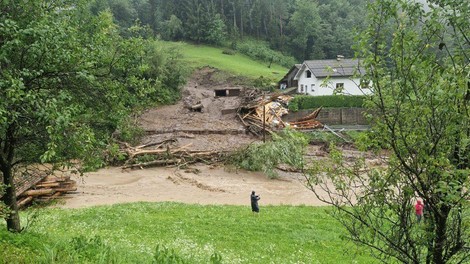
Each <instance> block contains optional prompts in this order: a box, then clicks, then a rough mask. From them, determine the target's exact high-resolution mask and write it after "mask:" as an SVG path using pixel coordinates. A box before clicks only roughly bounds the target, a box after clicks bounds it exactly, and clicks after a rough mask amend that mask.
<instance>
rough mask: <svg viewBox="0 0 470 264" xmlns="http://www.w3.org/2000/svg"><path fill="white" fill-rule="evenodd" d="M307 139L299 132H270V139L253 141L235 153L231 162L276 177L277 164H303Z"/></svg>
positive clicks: (293, 165)
mask: <svg viewBox="0 0 470 264" xmlns="http://www.w3.org/2000/svg"><path fill="white" fill-rule="evenodd" d="M306 145H307V139H306V138H305V137H304V136H303V135H302V134H301V133H299V132H295V131H291V130H288V129H286V130H284V131H282V132H281V133H279V134H272V140H271V141H268V142H266V143H254V144H251V145H249V146H248V147H247V148H246V149H243V150H241V151H239V152H238V153H236V154H235V155H234V156H233V158H232V159H229V160H230V161H231V162H233V164H235V165H237V166H239V167H241V168H243V169H246V170H251V171H262V172H264V173H266V175H268V177H269V178H276V177H277V176H278V175H277V173H276V171H275V169H276V167H277V166H278V165H279V164H287V165H289V166H292V167H295V168H301V167H302V166H303V161H304V159H303V153H304V148H305V147H306Z"/></svg>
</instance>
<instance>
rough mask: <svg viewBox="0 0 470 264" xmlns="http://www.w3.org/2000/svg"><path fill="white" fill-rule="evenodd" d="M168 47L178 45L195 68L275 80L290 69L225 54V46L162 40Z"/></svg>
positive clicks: (245, 57) (243, 56)
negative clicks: (204, 67)
mask: <svg viewBox="0 0 470 264" xmlns="http://www.w3.org/2000/svg"><path fill="white" fill-rule="evenodd" d="M161 43H162V44H163V45H165V46H167V47H177V48H178V49H179V50H180V51H181V53H182V54H183V60H184V61H186V62H187V63H189V65H190V66H191V67H193V68H198V67H203V66H211V67H215V68H217V69H219V70H222V71H224V72H228V73H231V74H233V75H236V76H246V77H249V78H252V79H253V78H259V77H260V76H263V77H264V78H268V79H272V80H275V81H278V80H280V79H281V78H282V77H284V75H285V74H286V73H287V71H288V70H289V69H287V68H284V67H282V66H279V65H276V64H273V65H271V68H268V65H269V63H266V62H259V61H255V60H253V59H251V58H249V57H248V56H245V55H243V54H239V53H236V54H234V55H227V54H223V53H222V52H223V50H224V49H223V48H216V47H210V46H206V45H194V44H189V43H184V42H161Z"/></svg>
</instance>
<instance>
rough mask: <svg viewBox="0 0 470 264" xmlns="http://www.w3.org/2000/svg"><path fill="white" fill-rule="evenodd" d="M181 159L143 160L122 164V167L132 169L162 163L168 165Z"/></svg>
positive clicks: (160, 164)
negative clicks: (136, 162)
mask: <svg viewBox="0 0 470 264" xmlns="http://www.w3.org/2000/svg"><path fill="white" fill-rule="evenodd" d="M180 162H181V159H169V160H154V161H149V162H143V163H138V164H130V165H126V166H122V169H134V168H141V169H142V168H143V167H149V166H162V165H170V164H177V163H180Z"/></svg>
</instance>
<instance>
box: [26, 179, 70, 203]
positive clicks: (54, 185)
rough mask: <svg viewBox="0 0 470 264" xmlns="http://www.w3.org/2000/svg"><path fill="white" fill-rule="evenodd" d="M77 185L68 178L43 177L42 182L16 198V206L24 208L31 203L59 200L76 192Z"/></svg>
mask: <svg viewBox="0 0 470 264" xmlns="http://www.w3.org/2000/svg"><path fill="white" fill-rule="evenodd" d="M76 185H77V183H76V181H74V180H71V179H70V176H56V175H45V176H43V177H42V180H41V181H39V182H38V183H36V184H33V185H32V186H30V188H29V189H28V190H26V191H24V192H22V193H21V194H20V195H19V196H18V206H19V207H20V208H21V207H25V206H28V205H29V204H31V203H33V202H45V201H51V200H54V199H59V198H61V197H62V195H64V194H67V193H69V192H75V191H76V190H77V186H76Z"/></svg>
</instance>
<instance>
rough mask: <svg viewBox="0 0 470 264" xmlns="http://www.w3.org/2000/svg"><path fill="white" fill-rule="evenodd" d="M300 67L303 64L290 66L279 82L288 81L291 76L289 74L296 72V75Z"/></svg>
mask: <svg viewBox="0 0 470 264" xmlns="http://www.w3.org/2000/svg"><path fill="white" fill-rule="evenodd" d="M300 67H302V64H294V66H292V67H291V68H290V70H289V71H288V72H287V73H286V75H284V77H282V79H281V80H280V81H279V83H281V82H283V81H286V80H287V79H288V77H289V74H291V73H292V72H295V73H294V76H295V75H296V74H297V72H298V71H299V69H300Z"/></svg>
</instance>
